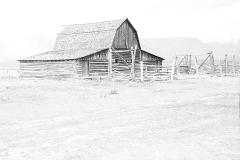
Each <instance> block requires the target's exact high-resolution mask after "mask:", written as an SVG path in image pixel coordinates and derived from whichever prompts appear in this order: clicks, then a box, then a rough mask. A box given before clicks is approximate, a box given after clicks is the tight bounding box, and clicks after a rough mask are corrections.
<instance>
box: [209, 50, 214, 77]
mask: <svg viewBox="0 0 240 160" xmlns="http://www.w3.org/2000/svg"><path fill="white" fill-rule="evenodd" d="M210 61H211V62H210V63H211V72H212V73H211V74H212V76H214V69H215V67H214V59H213V54H212V52H211V56H210Z"/></svg>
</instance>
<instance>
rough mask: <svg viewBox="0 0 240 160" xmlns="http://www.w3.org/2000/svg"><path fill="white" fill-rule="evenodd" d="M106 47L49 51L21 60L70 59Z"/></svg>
mask: <svg viewBox="0 0 240 160" xmlns="http://www.w3.org/2000/svg"><path fill="white" fill-rule="evenodd" d="M102 50H105V49H89V48H88V49H80V50H79V49H78V50H76V49H75V50H66V51H49V52H45V53H42V54H37V55H34V56H30V57H27V58H24V59H21V60H36V61H38V60H69V59H77V58H81V57H85V56H88V55H90V54H94V53H97V52H100V51H102Z"/></svg>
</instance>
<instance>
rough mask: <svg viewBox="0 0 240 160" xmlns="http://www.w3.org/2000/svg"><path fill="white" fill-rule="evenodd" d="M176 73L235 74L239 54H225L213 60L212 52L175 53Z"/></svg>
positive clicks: (239, 57)
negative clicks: (223, 56) (194, 53)
mask: <svg viewBox="0 0 240 160" xmlns="http://www.w3.org/2000/svg"><path fill="white" fill-rule="evenodd" d="M175 59H176V68H177V75H181V74H188V75H197V77H200V76H201V75H210V76H237V75H240V56H238V57H236V56H235V55H232V56H228V55H225V58H224V59H223V60H221V59H219V60H217V61H216V60H214V56H213V52H209V53H206V54H198V55H191V54H186V55H176V57H175Z"/></svg>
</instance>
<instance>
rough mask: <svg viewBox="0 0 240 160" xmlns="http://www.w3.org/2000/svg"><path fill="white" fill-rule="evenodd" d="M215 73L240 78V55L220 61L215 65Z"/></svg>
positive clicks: (226, 56)
mask: <svg viewBox="0 0 240 160" xmlns="http://www.w3.org/2000/svg"><path fill="white" fill-rule="evenodd" d="M215 66H216V68H215V72H217V74H218V75H219V76H239V75H240V55H238V56H235V55H231V56H229V55H227V54H226V55H225V58H224V59H223V60H221V59H219V62H218V64H216V65H215Z"/></svg>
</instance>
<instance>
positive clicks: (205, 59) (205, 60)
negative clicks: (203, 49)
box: [198, 54, 210, 68]
mask: <svg viewBox="0 0 240 160" xmlns="http://www.w3.org/2000/svg"><path fill="white" fill-rule="evenodd" d="M209 57H210V54H209V55H208V57H207V58H206V59H205V60H204V61H203V62H202V64H201V65H200V66H199V67H198V68H201V67H202V65H203V64H204V63H205V62H206V61H207V59H208V58H209Z"/></svg>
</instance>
